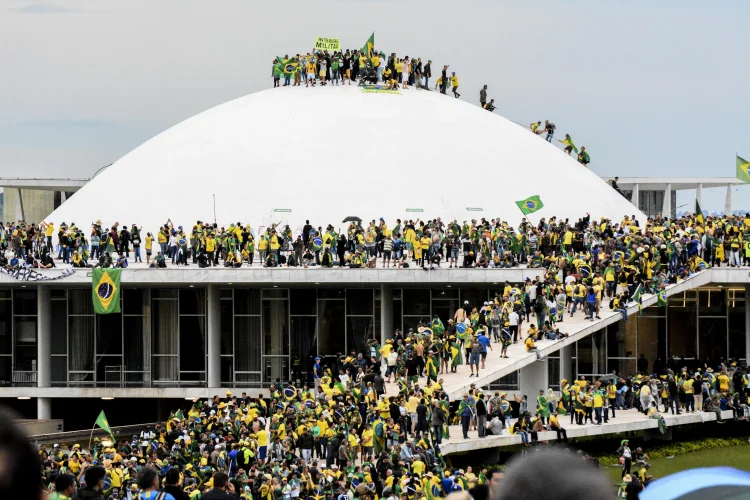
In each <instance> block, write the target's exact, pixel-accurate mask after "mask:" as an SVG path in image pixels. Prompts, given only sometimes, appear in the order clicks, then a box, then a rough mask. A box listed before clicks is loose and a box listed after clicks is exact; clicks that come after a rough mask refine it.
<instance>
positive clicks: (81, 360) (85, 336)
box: [68, 316, 94, 381]
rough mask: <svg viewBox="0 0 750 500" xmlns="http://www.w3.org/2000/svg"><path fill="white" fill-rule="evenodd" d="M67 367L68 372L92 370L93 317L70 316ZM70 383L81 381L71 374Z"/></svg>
mask: <svg viewBox="0 0 750 500" xmlns="http://www.w3.org/2000/svg"><path fill="white" fill-rule="evenodd" d="M68 325H69V326H68V335H69V338H70V341H69V342H68V343H69V346H68V347H69V350H68V367H69V368H70V371H93V370H94V317H93V316H71V317H70V318H69V319H68ZM70 379H71V381H76V380H82V378H81V377H79V376H77V375H74V374H71V377H70Z"/></svg>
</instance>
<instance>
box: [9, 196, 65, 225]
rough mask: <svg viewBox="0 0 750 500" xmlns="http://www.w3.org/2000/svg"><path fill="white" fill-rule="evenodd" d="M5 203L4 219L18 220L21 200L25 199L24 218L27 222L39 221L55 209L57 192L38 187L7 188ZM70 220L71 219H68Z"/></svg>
mask: <svg viewBox="0 0 750 500" xmlns="http://www.w3.org/2000/svg"><path fill="white" fill-rule="evenodd" d="M3 192H4V193H5V204H4V206H3V221H5V222H7V221H17V220H18V219H21V201H22V200H23V214H24V217H23V219H24V220H25V221H26V222H33V223H39V222H41V221H42V220H44V218H45V217H47V216H48V215H49V214H50V213H52V211H53V210H54V209H55V192H54V191H41V190H38V189H21V190H20V192H21V197H20V198H19V196H18V192H19V190H18V189H12V188H5V189H3ZM67 222H70V221H67Z"/></svg>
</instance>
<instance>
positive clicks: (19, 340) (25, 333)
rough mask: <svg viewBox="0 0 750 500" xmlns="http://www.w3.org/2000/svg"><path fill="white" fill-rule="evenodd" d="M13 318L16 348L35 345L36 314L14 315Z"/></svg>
mask: <svg viewBox="0 0 750 500" xmlns="http://www.w3.org/2000/svg"><path fill="white" fill-rule="evenodd" d="M14 319H15V323H14V329H15V332H16V334H15V341H16V348H18V347H19V346H23V345H36V316H16V317H15V318H14Z"/></svg>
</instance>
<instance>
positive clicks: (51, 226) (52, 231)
mask: <svg viewBox="0 0 750 500" xmlns="http://www.w3.org/2000/svg"><path fill="white" fill-rule="evenodd" d="M54 234H55V225H54V224H47V231H46V232H45V233H44V235H45V236H52V235H54Z"/></svg>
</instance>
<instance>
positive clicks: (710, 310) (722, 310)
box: [698, 288, 727, 316]
mask: <svg viewBox="0 0 750 500" xmlns="http://www.w3.org/2000/svg"><path fill="white" fill-rule="evenodd" d="M726 313H727V290H726V288H716V289H699V290H698V314H699V315H700V316H724V315H726Z"/></svg>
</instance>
